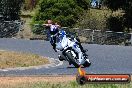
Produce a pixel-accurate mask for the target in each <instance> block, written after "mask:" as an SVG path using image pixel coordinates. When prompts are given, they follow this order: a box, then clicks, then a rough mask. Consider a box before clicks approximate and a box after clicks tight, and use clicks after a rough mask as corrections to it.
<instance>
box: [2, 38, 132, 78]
mask: <svg viewBox="0 0 132 88" xmlns="http://www.w3.org/2000/svg"><path fill="white" fill-rule="evenodd" d="M83 47H84V48H85V49H88V50H89V51H88V52H87V53H88V55H89V58H90V60H91V62H92V65H91V66H90V67H89V68H85V70H86V71H87V73H101V74H104V73H108V74H109V73H115V74H116V73H118V74H120V73H121V74H122V73H123V74H128V73H129V74H132V47H131V46H116V45H109V46H108V45H96V44H83ZM0 50H9V51H18V52H25V53H35V54H39V55H42V56H46V57H50V58H55V59H57V53H55V52H54V51H53V49H52V47H51V45H50V43H49V42H48V41H41V40H32V41H31V40H20V39H4V38H3V39H0ZM76 73H77V69H76V68H74V67H73V66H69V65H68V63H67V62H63V65H60V66H56V67H48V68H45V67H42V68H37V69H36V68H32V69H26V70H9V71H0V76H10V75H16V76H17V75H19V76H20V75H22V76H24V75H59V74H64V75H65V74H69V75H74V74H76Z"/></svg>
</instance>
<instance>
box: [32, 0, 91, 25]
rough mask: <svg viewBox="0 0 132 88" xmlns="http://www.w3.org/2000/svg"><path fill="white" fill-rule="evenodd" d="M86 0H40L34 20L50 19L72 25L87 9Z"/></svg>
mask: <svg viewBox="0 0 132 88" xmlns="http://www.w3.org/2000/svg"><path fill="white" fill-rule="evenodd" d="M86 2H88V0H79V1H76V0H40V2H39V9H38V11H37V13H36V15H35V16H34V19H33V20H34V22H36V21H45V20H47V19H52V20H54V21H56V22H59V23H61V25H62V26H73V25H74V24H75V23H76V20H77V19H78V18H79V17H80V16H81V14H83V11H84V10H85V9H88V5H89V3H86Z"/></svg>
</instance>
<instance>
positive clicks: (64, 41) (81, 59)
mask: <svg viewBox="0 0 132 88" xmlns="http://www.w3.org/2000/svg"><path fill="white" fill-rule="evenodd" d="M58 36H59V37H56V38H60V39H59V41H58V42H59V44H58V45H60V44H61V45H62V46H64V45H66V46H67V45H68V46H69V47H71V48H72V49H73V50H74V51H75V52H76V53H77V54H78V62H79V65H82V64H83V63H84V61H85V60H84V56H83V52H82V50H81V48H80V46H79V45H78V44H77V42H75V41H71V40H70V41H71V42H70V44H68V38H67V36H66V32H65V31H64V30H61V31H59V33H58ZM57 47H60V46H57ZM63 55H64V56H65V53H63ZM88 62H89V61H88ZM89 63H90V62H89Z"/></svg>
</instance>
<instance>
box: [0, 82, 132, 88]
mask: <svg viewBox="0 0 132 88" xmlns="http://www.w3.org/2000/svg"><path fill="white" fill-rule="evenodd" d="M0 88H132V83H130V84H85V85H79V84H77V83H76V82H75V81H73V82H69V83H54V84H52V83H45V82H35V83H23V84H19V85H17V84H16V85H12V86H9V85H1V87H0Z"/></svg>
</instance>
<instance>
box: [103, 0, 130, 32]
mask: <svg viewBox="0 0 132 88" xmlns="http://www.w3.org/2000/svg"><path fill="white" fill-rule="evenodd" d="M103 3H104V4H105V6H107V7H108V8H109V9H111V10H112V11H117V10H119V9H121V10H123V16H122V19H121V21H122V25H123V26H124V28H127V31H129V29H130V28H132V0H103Z"/></svg>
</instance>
